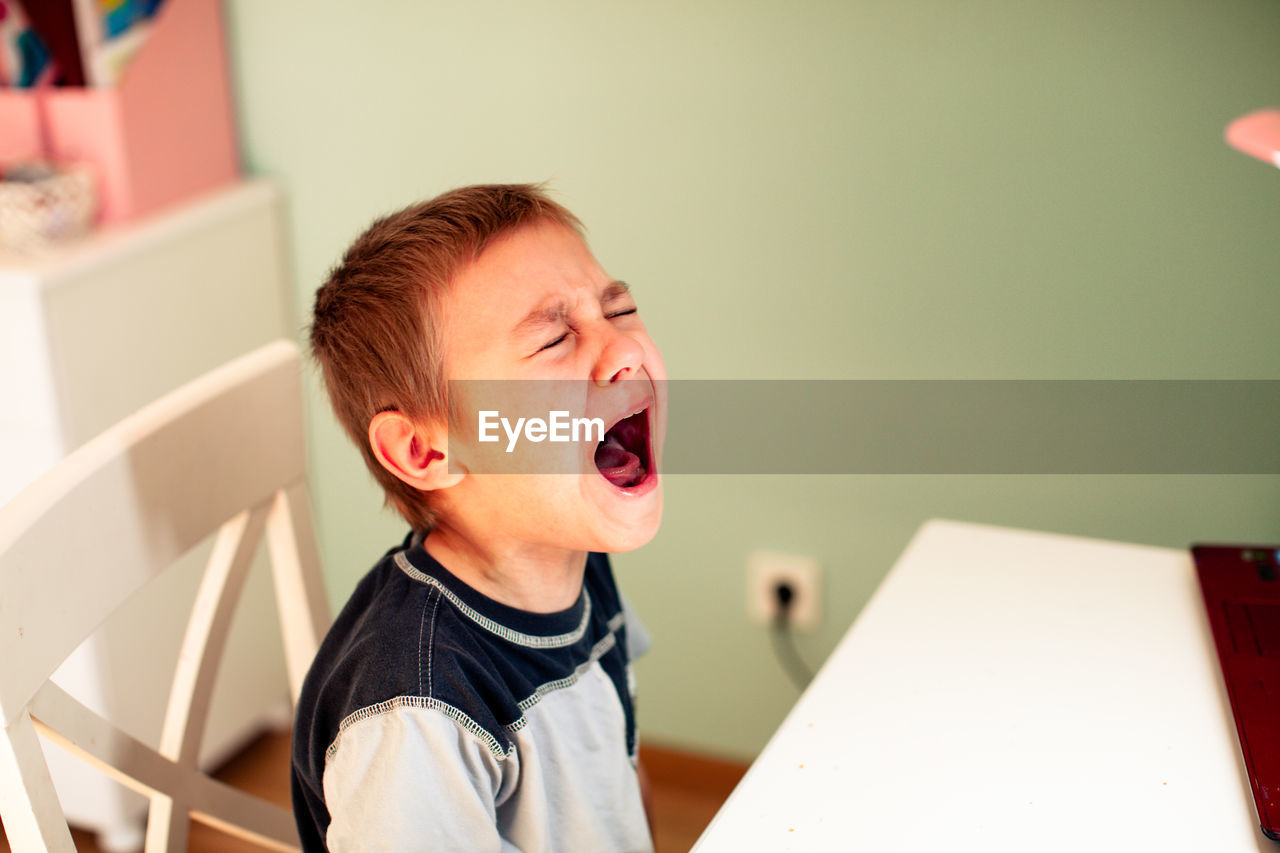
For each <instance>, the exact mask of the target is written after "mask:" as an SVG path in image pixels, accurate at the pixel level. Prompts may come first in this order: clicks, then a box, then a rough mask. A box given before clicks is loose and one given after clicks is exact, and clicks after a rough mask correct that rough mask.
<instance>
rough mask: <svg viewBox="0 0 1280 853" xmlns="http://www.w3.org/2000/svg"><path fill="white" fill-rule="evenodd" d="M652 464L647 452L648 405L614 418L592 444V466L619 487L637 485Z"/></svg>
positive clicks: (627, 487)
mask: <svg viewBox="0 0 1280 853" xmlns="http://www.w3.org/2000/svg"><path fill="white" fill-rule="evenodd" d="M651 467H653V460H652V458H651V456H650V452H649V409H648V408H645V409H642V410H641V411H639V412H636V413H635V414H634V415H631V416H630V417H626V418H623V419H622V420H620V421H618V422H617V423H616V424H614V425H613V426H612V427H610V428H609V431H608V432H606V433H605V434H604V441H602V442H600V443H599V444H597V445H596V468H598V469H600V474H601V476H603V477H604V478H605V479H606V480H608V481H609V482H610V483H612V484H613V485H614V486H617V487H618V488H619V489H629V488H633V487H635V486H638V485H640V484H641V483H642V482H644V478H645V477H646V476H648V474H649V469H650V468H651Z"/></svg>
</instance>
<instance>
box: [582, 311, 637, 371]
mask: <svg viewBox="0 0 1280 853" xmlns="http://www.w3.org/2000/svg"><path fill="white" fill-rule="evenodd" d="M604 329H605V332H604V334H605V341H604V345H603V347H602V348H601V350H600V356H599V357H598V358H597V359H596V363H595V367H594V368H593V369H592V372H591V378H592V379H593V380H595V383H596V384H597V385H599V386H600V387H602V388H604V387H608V386H609V385H612V384H613V383H615V382H618V381H620V380H623V379H634V378H635V374H636V372H637V371H638V370H639V369H640V365H641V364H642V363H643V362H644V348H643V347H641V346H640V342H639V341H637V340H636V339H635V338H633V337H631V336H630V335H628V334H625V333H624V332H620V331H618V330H616V329H614V328H613V326H612V325H609V324H608V322H607V321H606V324H605V326H604Z"/></svg>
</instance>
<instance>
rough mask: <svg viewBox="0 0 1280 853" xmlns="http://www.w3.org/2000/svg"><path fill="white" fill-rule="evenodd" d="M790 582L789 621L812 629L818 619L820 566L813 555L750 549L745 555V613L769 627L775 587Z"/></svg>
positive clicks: (798, 627)
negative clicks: (746, 555) (806, 555)
mask: <svg viewBox="0 0 1280 853" xmlns="http://www.w3.org/2000/svg"><path fill="white" fill-rule="evenodd" d="M782 582H785V583H787V584H789V585H790V586H791V590H792V593H793V595H792V599H791V619H790V624H791V627H792V628H793V629H794V630H797V631H816V630H818V626H819V625H820V624H821V623H822V567H821V566H820V565H819V564H818V561H817V560H815V559H814V558H813V557H801V556H797V555H795V554H781V553H778V552H776V551H752V552H751V554H750V555H749V556H748V557H747V616H748V618H750V619H751V621H752V622H754V623H756V624H757V625H765V626H769V627H772V626H773V624H774V619H775V617H776V615H777V611H778V598H777V592H776V590H777V587H778V584H779V583H782Z"/></svg>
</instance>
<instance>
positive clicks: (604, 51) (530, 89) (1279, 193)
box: [228, 0, 1280, 757]
mask: <svg viewBox="0 0 1280 853" xmlns="http://www.w3.org/2000/svg"><path fill="white" fill-rule="evenodd" d="M228 19H229V24H230V37H231V42H232V44H231V50H232V58H233V68H234V76H235V80H234V83H235V87H236V92H237V98H238V106H239V115H240V122H241V128H240V130H241V138H242V141H243V150H244V157H245V161H246V164H247V167H248V169H249V170H250V171H251V172H253V173H257V174H267V175H273V176H276V177H278V178H279V179H280V180H281V181H282V182H283V184H284V186H285V187H286V190H287V194H288V198H289V216H290V223H289V226H290V233H291V237H292V241H293V250H294V259H295V275H296V305H295V307H296V310H297V318H298V324H299V328H301V327H302V325H303V324H304V323H305V322H306V317H307V312H308V309H309V302H310V298H311V293H312V292H313V291H314V289H315V287H316V286H317V285H318V284H319V282H320V280H321V279H322V277H323V275H324V273H325V271H326V270H327V269H328V267H329V266H330V265H331V264H332V263H333V262H334V261H335V260H336V259H337V257H338V255H339V254H340V252H341V251H342V250H343V249H344V248H345V246H346V245H347V244H348V243H349V242H350V240H351V239H352V238H353V237H354V236H355V235H356V234H357V233H358V232H359V231H360V230H361V228H362V227H363V226H364V225H365V224H367V222H368V221H369V220H370V219H371V218H372V217H373V216H375V215H377V214H379V213H382V212H386V211H389V210H391V209H394V208H396V207H399V206H401V205H404V204H406V203H408V202H410V201H412V200H415V199H418V198H421V197H425V196H429V195H434V194H435V193H437V192H439V191H442V190H444V189H447V188H449V187H452V186H456V185H460V184H465V183H475V182H490V181H526V180H544V179H550V180H551V181H552V182H553V186H554V188H555V190H556V191H557V194H558V196H559V197H560V198H561V199H562V200H563V201H564V202H565V203H567V204H568V205H569V206H570V207H571V208H572V209H573V210H574V211H576V212H577V213H578V214H579V215H580V216H581V217H582V218H583V219H584V220H585V221H586V222H587V224H588V225H589V227H590V229H591V235H592V245H593V247H594V249H595V250H596V254H597V255H598V256H599V257H600V259H601V260H602V262H603V263H604V265H605V267H606V269H608V270H609V271H610V272H611V273H613V274H614V275H616V276H618V277H621V278H625V279H626V280H627V281H628V282H630V283H632V285H633V287H634V289H635V291H636V292H637V294H638V296H639V300H640V305H641V309H642V311H643V313H644V314H645V315H646V319H647V322H648V324H649V328H650V330H651V332H652V334H653V336H654V338H655V339H656V340H657V342H658V343H659V345H660V346H661V347H662V349H663V352H664V355H665V357H666V360H667V365H668V368H669V370H670V373H671V375H672V376H673V377H683V378H726V379H741V378H759V379H765V378H768V379H775V378H931V379H933V378H1154V379H1160V378H1271V379H1275V378H1280V288H1278V287H1277V283H1278V282H1280V252H1278V251H1277V249H1278V247H1280V172H1277V171H1276V170H1274V169H1268V168H1266V167H1264V166H1263V165H1262V164H1260V163H1258V162H1257V161H1254V160H1250V159H1248V158H1246V157H1244V156H1242V155H1239V154H1237V153H1235V152H1234V151H1232V150H1230V149H1229V148H1227V147H1226V146H1225V145H1224V144H1223V142H1222V129H1223V127H1224V126H1225V124H1226V123H1227V122H1228V121H1229V120H1230V119H1232V118H1234V117H1236V116H1238V115H1240V114H1242V113H1244V112H1246V111H1249V110H1251V109H1255V108H1257V107H1261V106H1266V105H1268V104H1275V103H1277V102H1280V4H1278V3H1276V2H1274V1H1273V0H1198V1H1197V0H1163V2H1154V0H1130V2H1118V3H1103V2H1091V1H1090V0H1087V1H1086V2H1065V0H1058V1H1057V2H1048V0H1042V2H1036V3H1027V2H1013V0H977V1H976V2H969V3H957V2H941V0H920V2H912V3H904V2H889V0H863V1H862V2H857V1H856V0H849V1H848V2H840V3H836V2H815V0H792V2H787V3H781V2H775V3H756V4H747V3H741V2H728V0H715V2H681V3H675V2H647V3H639V2H612V3H600V2H594V3H587V2H579V0H556V2H527V3H514V2H512V3H501V2H470V3H452V4H442V3H416V2H407V0H406V2H394V0H366V2H363V3H361V4H352V3H347V2H342V3H338V2H332V0H311V2H306V3H303V2H300V0H295V2H283V0H279V1H278V2H262V0H230V2H228ZM314 390H315V389H314V388H313V391H314ZM310 414H311V435H310V452H311V459H312V466H313V468H312V470H313V479H312V485H313V491H314V496H315V501H316V510H317V515H318V521H319V525H320V537H321V546H322V549H323V557H324V559H325V562H326V567H327V571H328V575H329V578H330V582H331V594H332V596H333V598H334V600H335V601H340V600H342V599H343V598H344V597H345V595H346V594H347V592H348V591H349V590H350V588H351V586H352V585H353V584H354V583H355V581H356V579H357V577H358V576H359V575H360V574H361V573H363V572H364V571H365V570H366V569H367V568H368V566H369V565H370V564H371V563H372V561H373V560H374V558H375V557H376V556H377V555H378V554H380V553H381V552H382V550H384V549H385V548H386V547H387V546H388V545H390V544H391V543H392V542H393V541H395V540H397V539H398V538H399V536H400V535H401V532H402V531H401V525H400V523H398V522H397V521H396V520H395V519H394V518H392V517H391V516H390V515H388V514H387V513H385V512H382V511H381V510H380V508H379V507H380V497H379V495H378V493H377V492H376V491H375V489H374V487H373V486H372V485H371V480H370V478H369V477H368V476H367V474H366V473H365V472H364V470H363V468H362V467H361V463H360V461H359V460H358V458H357V456H356V454H355V452H354V451H353V450H352V449H351V448H350V447H349V446H348V445H347V444H346V442H345V439H344V438H343V437H342V436H341V434H340V433H339V432H338V430H337V428H336V426H335V425H334V422H333V420H332V417H331V416H330V414H329V411H328V409H327V405H326V404H325V402H324V401H323V398H322V397H321V396H320V395H319V393H318V392H316V393H315V395H314V397H313V400H312V405H311V409H310ZM676 416H678V413H676ZM732 426H733V425H732V424H726V425H725V427H724V428H726V429H731V428H732ZM1170 429H1176V424H1171V425H1170ZM1153 440H1159V436H1154V437H1153ZM666 489H667V511H666V518H665V522H664V526H663V529H662V531H661V532H660V533H659V535H658V537H657V538H656V539H655V540H654V541H653V543H651V544H650V545H649V546H647V547H646V548H644V549H642V550H641V551H639V552H636V553H634V554H627V555H623V556H620V557H618V558H617V560H616V565H617V569H618V573H619V576H620V579H621V581H622V583H623V585H624V587H625V589H626V590H627V593H628V595H629V597H630V598H631V599H632V600H633V601H634V603H635V604H636V606H637V608H638V609H639V610H640V611H641V613H642V615H643V616H644V617H645V618H646V621H647V623H648V625H649V627H650V629H651V632H652V633H653V634H654V635H655V638H656V643H655V646H654V649H653V651H652V652H651V653H650V655H648V656H647V657H646V658H645V659H644V660H643V661H642V662H641V663H640V665H639V667H638V675H639V678H640V680H641V690H642V698H641V702H642V707H641V725H642V728H643V730H644V734H645V736H646V737H649V738H651V739H653V740H655V741H666V742H668V743H674V744H678V745H685V746H693V747H697V748H701V749H704V750H708V751H711V752H716V753H720V754H724V755H728V756H736V757H750V756H752V755H754V754H755V753H756V752H757V751H758V750H759V748H760V747H761V746H763V744H764V742H765V741H766V740H767V738H768V736H769V734H770V733H771V732H772V731H773V729H774V728H775V727H776V726H777V724H778V723H779V722H780V721H781V719H782V717H783V715H784V714H785V713H786V711H787V709H788V708H789V707H790V705H791V703H792V702H793V701H794V699H795V696H796V694H795V691H794V689H793V688H791V687H790V686H789V683H788V682H787V681H786V679H785V678H784V677H783V674H782V672H781V670H780V669H779V667H778V665H777V663H776V662H775V660H774V659H773V657H772V654H771V651H770V646H769V642H768V637H767V635H766V634H765V632H764V631H763V630H762V629H759V628H756V627H754V626H751V625H749V624H748V623H747V621H746V618H745V616H744V605H743V598H744V579H745V563H746V557H747V554H748V552H749V551H750V550H752V549H753V548H758V547H768V548H774V549H781V550H787V551H792V552H796V553H803V554H810V555H814V556H816V557H818V558H819V559H821V561H822V563H823V565H824V568H825V572H826V584H827V589H826V607H825V620H826V621H825V625H824V628H823V629H822V630H821V631H820V632H819V633H817V634H814V635H811V636H805V637H802V638H801V651H802V653H803V654H804V655H805V656H806V657H807V658H808V659H809V660H810V661H812V662H815V663H817V662H820V661H821V660H822V658H823V657H824V656H825V655H826V654H827V653H828V652H830V650H831V649H832V648H833V646H834V645H835V643H836V642H837V640H838V639H839V638H840V636H841V635H842V634H843V632H844V630H845V629H846V628H847V626H848V625H849V624H850V622H851V621H852V620H853V618H854V617H855V616H856V615H857V613H858V611H859V609H860V608H861V606H862V605H863V604H864V603H865V602H866V600H867V599H868V597H869V596H870V595H871V593H872V592H873V591H874V589H875V586H876V584H877V583H878V582H879V580H880V579H881V578H882V577H883V575H884V573H885V572H886V571H887V570H888V568H889V567H890V566H891V565H892V563H893V560H894V558H895V557H896V556H897V554H898V553H899V552H900V551H901V549H902V547H903V546H904V545H905V544H906V542H907V540H908V539H909V537H910V536H911V534H912V532H913V531H914V530H915V529H916V528H917V527H918V526H919V524H920V523H921V522H923V521H924V520H925V519H927V518H930V517H934V516H942V517H950V518H958V519H966V520H975V521H984V522H990V523H996V524H1005V525H1011V526H1023V527H1031V528H1038V529H1045V530H1054V531H1062V532H1068V533H1078V534H1082V535H1088V536H1097V537H1104V538H1112V539H1119V540H1128V541H1136V542H1145V543H1154V544H1160V545H1167V546H1174V547H1182V546H1184V545H1185V544H1187V543H1188V542H1189V541H1191V540H1193V539H1219V540H1221V539H1239V540H1255V539H1271V540H1276V539H1280V478H1277V477H1261V476H1259V477H1210V476H1201V477H1172V476H1165V477H1155V476H1152V477H1118V476H1112V477H1106V476H1100V477H1041V476H1009V477H997V476H989V477H979V476H965V477H959V476H954V477H942V476H897V477H891V476H876V477H872V476H842V477H834V476H832V477H782V476H777V477H749V476H741V475H739V476H723V477H695V476H672V477H670V478H668V480H667V485H666ZM956 606H958V607H963V606H964V603H963V602H957V603H956ZM1010 641H1011V642H1016V641H1017V640H1016V638H1010Z"/></svg>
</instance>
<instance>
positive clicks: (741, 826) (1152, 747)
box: [694, 521, 1280, 853]
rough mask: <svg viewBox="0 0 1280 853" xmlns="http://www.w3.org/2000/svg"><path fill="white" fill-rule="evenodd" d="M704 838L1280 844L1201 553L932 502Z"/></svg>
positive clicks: (744, 842) (711, 849)
mask: <svg viewBox="0 0 1280 853" xmlns="http://www.w3.org/2000/svg"><path fill="white" fill-rule="evenodd" d="M694 849H695V850H696V851H697V853H719V851H733V853H739V851H744V850H767V851H786V850H814V851H817V850H821V851H828V850H832V851H835V850H865V851H876V853H884V851H897V850H913V851H914V850H948V851H953V850H981V851H1012V850H1017V851H1023V850H1034V851H1047V850H1070V851H1073V853H1078V851H1081V850H1106V851H1112V850H1124V851H1130V850H1132V851H1148V850H1159V851H1173V850H1186V851H1196V853H1204V851H1215V853H1227V852H1228V851H1260V853H1277V851H1280V845H1277V844H1276V843H1275V842H1273V841H1270V840H1268V839H1267V838H1266V837H1265V836H1264V835H1263V834H1262V832H1261V830H1260V829H1259V827H1258V819H1257V813H1256V812H1255V810H1254V805H1253V799H1252V796H1251V794H1250V790H1249V783H1248V779H1247V777H1246V776H1245V771H1244V764H1243V761H1242V759H1241V757H1240V749H1239V746H1238V743H1237V740H1236V734H1235V728H1234V725H1233V723H1232V718H1231V711H1230V707H1229V705H1228V703H1227V698H1226V692H1225V688H1224V687H1223V685H1222V679H1221V676H1220V674H1219V671H1218V665H1217V660H1216V657H1215V652H1214V649H1213V644H1212V640H1211V638H1210V634H1209V627H1208V623H1207V621H1206V619H1205V616H1204V614H1203V605H1202V602H1201V600H1200V592H1199V587H1198V585H1197V581H1196V577H1195V572H1194V568H1193V566H1192V563H1191V560H1190V557H1189V555H1188V554H1187V553H1186V552H1184V551H1180V550H1169V549H1164V548H1152V547H1146V546H1138V545H1126V544H1119V543H1114V542H1102V541H1096V540H1089V539H1080V538H1074V537H1068V536H1059V535H1053V534H1046V533H1034V532H1028V531H1018V530H1009V529H1003V528H997V527H987V526H982V525H975V524H962V523H958V522H950V521H930V522H928V523H926V524H925V525H924V526H923V527H922V528H921V529H920V530H919V532H918V533H917V534H916V536H915V538H914V539H913V540H912V542H911V544H910V545H909V546H908V548H907V550H906V551H905V552H904V553H903V555H902V557H901V558H900V559H899V560H898V563H897V564H896V565H895V566H894V568H893V569H892V570H891V571H890V572H889V574H888V576H887V577H886V578H885V580H884V582H883V583H882V584H881V586H880V588H879V590H878V591H877V592H876V594H875V596H874V597H873V598H872V599H871V601H870V602H869V603H868V605H867V606H866V608H865V609H864V611H863V612H862V613H861V615H859V617H858V619H857V621H856V622H855V623H854V625H853V627H852V628H850V630H849V632H848V633H847V634H846V636H845V637H844V639H843V640H842V641H841V642H840V644H839V646H838V647H837V648H836V650H835V651H834V652H833V653H832V655H831V657H830V658H829V659H828V661H827V663H826V664H825V665H824V667H823V668H822V670H821V672H820V673H819V674H818V676H817V677H816V678H815V679H814V682H813V683H812V685H810V687H809V689H808V690H806V691H805V693H804V695H803V696H802V697H801V698H800V700H799V702H798V703H797V704H796V706H795V708H794V709H793V710H792V712H791V713H790V715H788V717H787V718H786V720H785V721H784V722H783V724H782V726H781V728H779V730H778V731H777V733H776V734H775V735H774V737H773V739H772V740H770V742H769V744H768V745H767V746H766V747H765V749H764V751H763V752H762V753H761V755H760V757H759V758H758V759H757V760H756V762H755V763H754V764H753V765H752V767H751V769H750V771H749V772H748V773H747V775H746V777H745V778H744V779H743V781H742V783H741V784H740V785H739V786H738V788H737V789H736V790H735V791H734V792H733V794H732V796H730V798H729V800H728V801H727V802H726V803H725V805H724V807H723V808H722V809H721V811H720V812H719V814H718V815H717V816H716V818H715V820H714V821H713V822H712V824H711V826H710V827H708V829H707V831H706V833H705V834H704V835H703V837H702V838H701V839H700V840H699V842H698V844H697V845H696V846H695V848H694Z"/></svg>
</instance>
